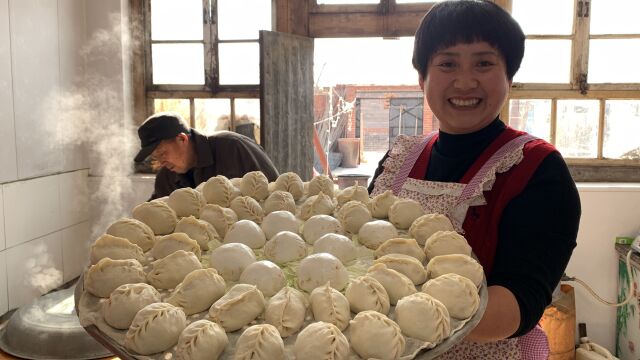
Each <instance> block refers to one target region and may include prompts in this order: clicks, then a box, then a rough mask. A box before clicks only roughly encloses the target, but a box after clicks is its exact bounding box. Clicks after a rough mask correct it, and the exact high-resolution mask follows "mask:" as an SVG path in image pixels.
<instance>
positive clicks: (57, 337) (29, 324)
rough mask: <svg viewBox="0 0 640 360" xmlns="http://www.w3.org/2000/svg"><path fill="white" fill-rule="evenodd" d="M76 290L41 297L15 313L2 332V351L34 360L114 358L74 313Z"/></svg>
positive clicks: (0, 338) (0, 334)
mask: <svg viewBox="0 0 640 360" xmlns="http://www.w3.org/2000/svg"><path fill="white" fill-rule="evenodd" d="M73 290H74V287H73V286H72V287H70V288H68V289H64V290H60V291H56V292H52V293H50V294H47V295H44V296H41V297H39V298H38V299H36V300H34V301H33V302H32V303H31V304H29V305H25V306H23V307H21V308H20V309H18V310H17V311H16V312H14V313H13V315H12V316H11V318H10V319H9V322H8V323H7V325H6V326H5V327H4V328H3V329H2V330H1V331H0V348H1V349H2V350H3V351H4V352H6V353H9V354H11V355H13V356H17V357H20V358H26V359H35V360H41V359H42V360H45V359H47V360H58V359H60V360H62V359H68V360H84V359H96V358H103V357H107V356H111V355H112V353H111V352H110V351H109V350H107V349H106V348H105V347H104V346H102V345H101V344H100V343H99V342H97V341H96V340H95V339H94V338H92V337H91V336H90V335H89V334H88V333H87V332H86V331H85V330H84V328H83V327H82V326H80V321H79V320H78V317H77V316H76V314H75V305H74V297H73Z"/></svg>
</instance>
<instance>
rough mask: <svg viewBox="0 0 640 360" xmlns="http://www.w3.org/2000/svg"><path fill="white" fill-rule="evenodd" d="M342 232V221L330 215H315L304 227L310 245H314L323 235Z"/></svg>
mask: <svg viewBox="0 0 640 360" xmlns="http://www.w3.org/2000/svg"><path fill="white" fill-rule="evenodd" d="M329 233H334V234H340V233H342V225H340V221H338V219H336V218H334V217H333V216H329V215H315V216H312V217H311V218H309V220H307V221H306V222H305V223H304V225H303V227H302V234H303V236H304V240H305V241H306V242H307V244H309V245H313V243H315V242H316V240H318V239H319V238H320V237H322V236H323V235H326V234H329Z"/></svg>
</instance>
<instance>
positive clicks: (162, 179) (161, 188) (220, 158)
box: [151, 129, 278, 199]
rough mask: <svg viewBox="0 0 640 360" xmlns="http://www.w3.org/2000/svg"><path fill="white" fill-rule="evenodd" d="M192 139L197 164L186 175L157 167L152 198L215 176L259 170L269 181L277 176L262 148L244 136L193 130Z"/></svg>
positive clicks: (235, 175) (242, 174)
mask: <svg viewBox="0 0 640 360" xmlns="http://www.w3.org/2000/svg"><path fill="white" fill-rule="evenodd" d="M191 141H193V143H194V146H195V150H196V155H197V163H196V166H195V167H194V168H192V169H191V170H189V171H188V172H187V173H185V174H178V173H175V172H173V171H170V170H168V169H166V168H162V169H160V171H159V172H158V175H157V176H156V182H155V188H154V191H153V195H151V199H157V198H159V197H163V196H167V195H169V194H171V192H173V190H176V189H180V188H184V187H191V188H195V187H196V186H198V184H200V183H203V182H205V181H207V180H208V179H209V178H211V177H213V176H216V175H224V176H226V177H227V178H229V179H232V178H236V177H242V176H244V174H246V173H248V172H250V171H256V170H260V171H262V172H263V173H264V174H265V176H266V177H267V179H269V181H275V180H276V178H277V177H278V170H276V168H275V166H274V165H273V162H271V159H269V157H268V156H267V154H266V153H265V152H264V150H263V149H262V147H261V146H260V145H258V144H256V143H255V142H254V141H253V140H251V139H250V138H248V137H246V136H244V135H240V134H237V133H234V132H230V131H224V132H220V133H216V134H214V135H211V136H205V135H203V134H201V133H199V132H198V131H196V130H193V129H192V130H191Z"/></svg>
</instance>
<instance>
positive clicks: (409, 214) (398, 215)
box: [389, 199, 424, 243]
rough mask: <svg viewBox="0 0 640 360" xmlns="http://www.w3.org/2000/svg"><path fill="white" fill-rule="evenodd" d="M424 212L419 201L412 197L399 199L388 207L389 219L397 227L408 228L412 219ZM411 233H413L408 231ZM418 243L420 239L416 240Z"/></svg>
mask: <svg viewBox="0 0 640 360" xmlns="http://www.w3.org/2000/svg"><path fill="white" fill-rule="evenodd" d="M422 214H424V210H422V206H421V205H420V203H419V202H417V201H415V200H412V199H399V200H397V201H396V202H394V203H393V205H391V207H389V221H391V223H392V224H393V225H394V226H395V227H397V228H398V229H402V230H404V229H408V228H409V227H410V226H411V224H412V223H413V221H414V220H416V219H417V218H418V217H420V216H421V215H422ZM410 234H411V235H412V236H413V237H415V235H413V233H411V232H410ZM418 243H420V241H419V240H418Z"/></svg>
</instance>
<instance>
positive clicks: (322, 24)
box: [309, 11, 424, 38]
mask: <svg viewBox="0 0 640 360" xmlns="http://www.w3.org/2000/svg"><path fill="white" fill-rule="evenodd" d="M423 16H424V12H423V11H415V12H396V13H390V14H387V15H380V14H377V13H356V12H354V13H312V14H310V15H309V36H310V37H313V38H330V37H380V36H382V37H396V36H413V35H414V34H415V32H416V29H417V28H418V25H419V24H420V20H422V17H423Z"/></svg>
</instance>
